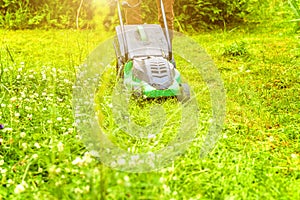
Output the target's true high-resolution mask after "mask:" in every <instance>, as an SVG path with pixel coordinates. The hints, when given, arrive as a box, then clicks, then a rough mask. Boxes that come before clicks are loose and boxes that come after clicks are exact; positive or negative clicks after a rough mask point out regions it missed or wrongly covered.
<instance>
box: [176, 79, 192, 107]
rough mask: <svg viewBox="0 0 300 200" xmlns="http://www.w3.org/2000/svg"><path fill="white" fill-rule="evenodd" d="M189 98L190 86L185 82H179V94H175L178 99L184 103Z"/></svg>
mask: <svg viewBox="0 0 300 200" xmlns="http://www.w3.org/2000/svg"><path fill="white" fill-rule="evenodd" d="M190 98H191V91H190V86H189V85H188V84H187V83H182V84H181V94H180V95H177V99H178V101H180V102H182V103H185V102H187V101H188V100H189V99H190Z"/></svg>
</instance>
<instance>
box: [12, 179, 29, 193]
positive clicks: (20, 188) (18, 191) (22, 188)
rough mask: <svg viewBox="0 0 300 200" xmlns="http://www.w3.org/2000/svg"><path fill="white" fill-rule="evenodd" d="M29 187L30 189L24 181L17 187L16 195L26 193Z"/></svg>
mask: <svg viewBox="0 0 300 200" xmlns="http://www.w3.org/2000/svg"><path fill="white" fill-rule="evenodd" d="M27 187H28V185H27V183H26V182H25V181H22V183H21V184H18V185H16V188H15V190H14V192H15V193H16V194H20V193H22V192H24V191H25V188H27Z"/></svg>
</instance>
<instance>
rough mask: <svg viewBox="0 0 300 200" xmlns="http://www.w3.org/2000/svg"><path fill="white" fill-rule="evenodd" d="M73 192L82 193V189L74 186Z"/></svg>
mask: <svg viewBox="0 0 300 200" xmlns="http://www.w3.org/2000/svg"><path fill="white" fill-rule="evenodd" d="M74 192H75V194H78V193H80V194H82V193H83V191H82V190H81V189H80V188H75V189H74Z"/></svg>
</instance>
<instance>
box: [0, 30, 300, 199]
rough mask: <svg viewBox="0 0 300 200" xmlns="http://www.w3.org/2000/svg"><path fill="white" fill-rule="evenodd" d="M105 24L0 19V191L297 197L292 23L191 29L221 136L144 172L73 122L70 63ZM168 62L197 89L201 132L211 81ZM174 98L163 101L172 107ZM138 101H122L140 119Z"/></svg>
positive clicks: (298, 74) (299, 157) (296, 54)
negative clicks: (27, 26)
mask: <svg viewBox="0 0 300 200" xmlns="http://www.w3.org/2000/svg"><path fill="white" fill-rule="evenodd" d="M109 35H111V34H108V33H101V32H99V31H73V30H49V31H43V30H24V31H8V30H0V124H2V125H4V129H1V130H0V200H4V199H5V200H6V199H10V200H15V199H20V200H23V199H49V200H51V199H53V200H54V199H59V200H62V199H76V200H77V199H84V200H87V199H93V200H94V199H134V200H135V199H166V200H167V199H168V200H169V199H180V200H181V199H183V200H184V199H190V200H192V199H195V200H198V199H228V200H229V199H230V200H233V199H246V200H249V199H276V200H277V199H300V190H299V188H300V134H299V133H300V110H299V109H300V81H299V80H300V69H299V63H300V40H299V35H297V34H295V33H294V32H293V31H292V29H291V28H287V27H284V26H271V27H267V26H265V27H264V26H258V27H255V26H254V27H237V28H236V29H232V30H228V31H213V32H204V33H199V34H197V35H193V36H190V37H191V38H193V39H194V40H195V41H196V42H197V43H199V45H200V46H202V47H203V48H204V49H206V50H207V52H208V53H209V54H210V55H211V57H212V59H213V60H214V62H215V64H216V66H217V68H218V69H219V72H220V74H221V77H222V79H223V81H224V86H225V89H226V98H227V101H226V109H227V113H226V119H225V123H224V128H223V132H222V136H221V139H220V140H219V141H218V143H217V145H216V146H215V148H213V150H212V151H211V152H210V153H209V155H208V156H207V157H205V158H199V153H200V147H201V143H200V140H195V141H194V142H192V144H191V146H190V147H189V148H188V150H187V152H186V153H185V154H183V155H181V156H179V157H178V158H177V159H176V160H174V161H172V162H170V163H169V165H167V166H166V167H165V168H164V169H162V170H159V171H156V172H149V173H129V172H123V171H117V170H114V169H111V168H109V167H106V166H105V165H102V164H101V163H100V162H99V161H97V160H96V159H94V158H93V157H92V156H91V155H90V154H89V153H88V152H87V150H86V148H85V146H84V144H83V143H82V141H81V140H80V136H79V135H78V133H77V131H76V127H75V125H76V124H75V123H74V116H73V110H72V109H73V107H72V106H73V104H72V86H73V84H74V81H75V79H76V71H77V70H78V66H79V65H80V64H81V63H82V62H83V61H84V60H85V58H86V56H87V55H88V54H89V53H90V52H91V51H92V50H93V49H94V48H96V47H97V46H98V45H99V43H101V42H102V41H104V40H105V39H107V38H108V37H109ZM177 63H178V68H179V70H181V71H182V73H183V74H184V75H185V78H186V79H187V80H188V81H189V83H190V84H191V86H192V87H193V88H194V90H195V92H196V93H201V95H200V97H199V96H198V98H197V101H198V103H199V105H201V106H202V108H203V110H204V111H205V112H204V114H203V115H201V116H199V121H201V123H202V125H203V126H201V127H202V128H201V129H199V130H198V132H197V135H198V136H199V137H200V136H201V134H202V133H203V131H207V128H208V127H209V123H208V121H209V118H210V111H209V110H210V101H209V92H208V90H207V88H206V86H205V84H203V82H202V81H201V79H200V78H199V79H198V78H197V76H196V75H194V73H193V69H192V67H189V66H190V65H188V64H187V63H185V62H184V60H182V59H180V58H178V60H177ZM113 70H114V69H113V68H108V70H107V71H106V76H104V78H103V80H104V82H105V81H106V82H105V83H106V85H105V84H104V86H103V85H102V87H104V88H101V90H100V91H102V93H101V95H102V96H101V95H100V96H101V97H99V100H100V102H99V105H100V106H99V109H101V110H102V117H104V119H102V120H104V121H103V122H100V123H103V124H104V125H103V126H104V127H105V128H106V130H111V131H113V130H114V125H113V124H111V123H110V122H111V121H112V115H111V111H110V109H109V103H110V102H109V100H108V101H107V102H106V101H105V100H106V99H107V98H109V95H110V92H109V91H111V84H109V83H111V82H113V78H112V77H113V76H114V71H113ZM110 75H111V76H110ZM105 97H107V98H105ZM101 103H102V104H101ZM105 103H107V104H105ZM142 104H143V105H144V106H147V104H148V102H142ZM173 104H174V102H172V101H171V102H167V103H166V106H167V107H168V109H171V110H172V109H174V107H172V106H170V105H173ZM143 108H144V107H143ZM143 108H142V109H140V108H135V107H133V108H131V115H133V116H134V119H135V121H136V123H140V124H141V125H143V124H147V123H148V122H149V117H148V112H146V111H143ZM166 115H167V117H169V118H170V117H171V116H172V113H167V114H166ZM166 125H167V127H165V129H164V132H163V133H168V135H169V134H170V135H172V133H173V128H174V127H176V126H177V125H176V124H175V125H174V123H169V124H166ZM164 135H166V134H164ZM164 135H163V136H164ZM163 136H162V137H163ZM112 137H113V138H114V139H115V140H116V142H118V143H120V144H122V145H123V146H125V147H124V148H126V147H127V148H128V147H129V148H128V149H130V148H131V151H132V146H130V145H135V147H137V148H140V150H141V151H143V150H145V146H144V144H143V143H138V142H137V141H131V140H130V137H129V136H126V134H124V133H122V134H121V135H120V134H119V135H117V136H116V135H112ZM166 140H167V139H166ZM167 141H168V140H167ZM165 142H166V141H165ZM166 143H167V142H166ZM157 147H160V146H159V145H158V146H157ZM149 148H150V147H149ZM146 150H147V148H146Z"/></svg>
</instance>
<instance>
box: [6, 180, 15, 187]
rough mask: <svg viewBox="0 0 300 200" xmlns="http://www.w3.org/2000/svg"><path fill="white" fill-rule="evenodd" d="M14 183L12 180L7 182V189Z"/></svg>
mask: <svg viewBox="0 0 300 200" xmlns="http://www.w3.org/2000/svg"><path fill="white" fill-rule="evenodd" d="M14 183H15V182H14V181H13V180H12V179H8V180H7V186H8V187H9V186H10V185H12V184H14Z"/></svg>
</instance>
